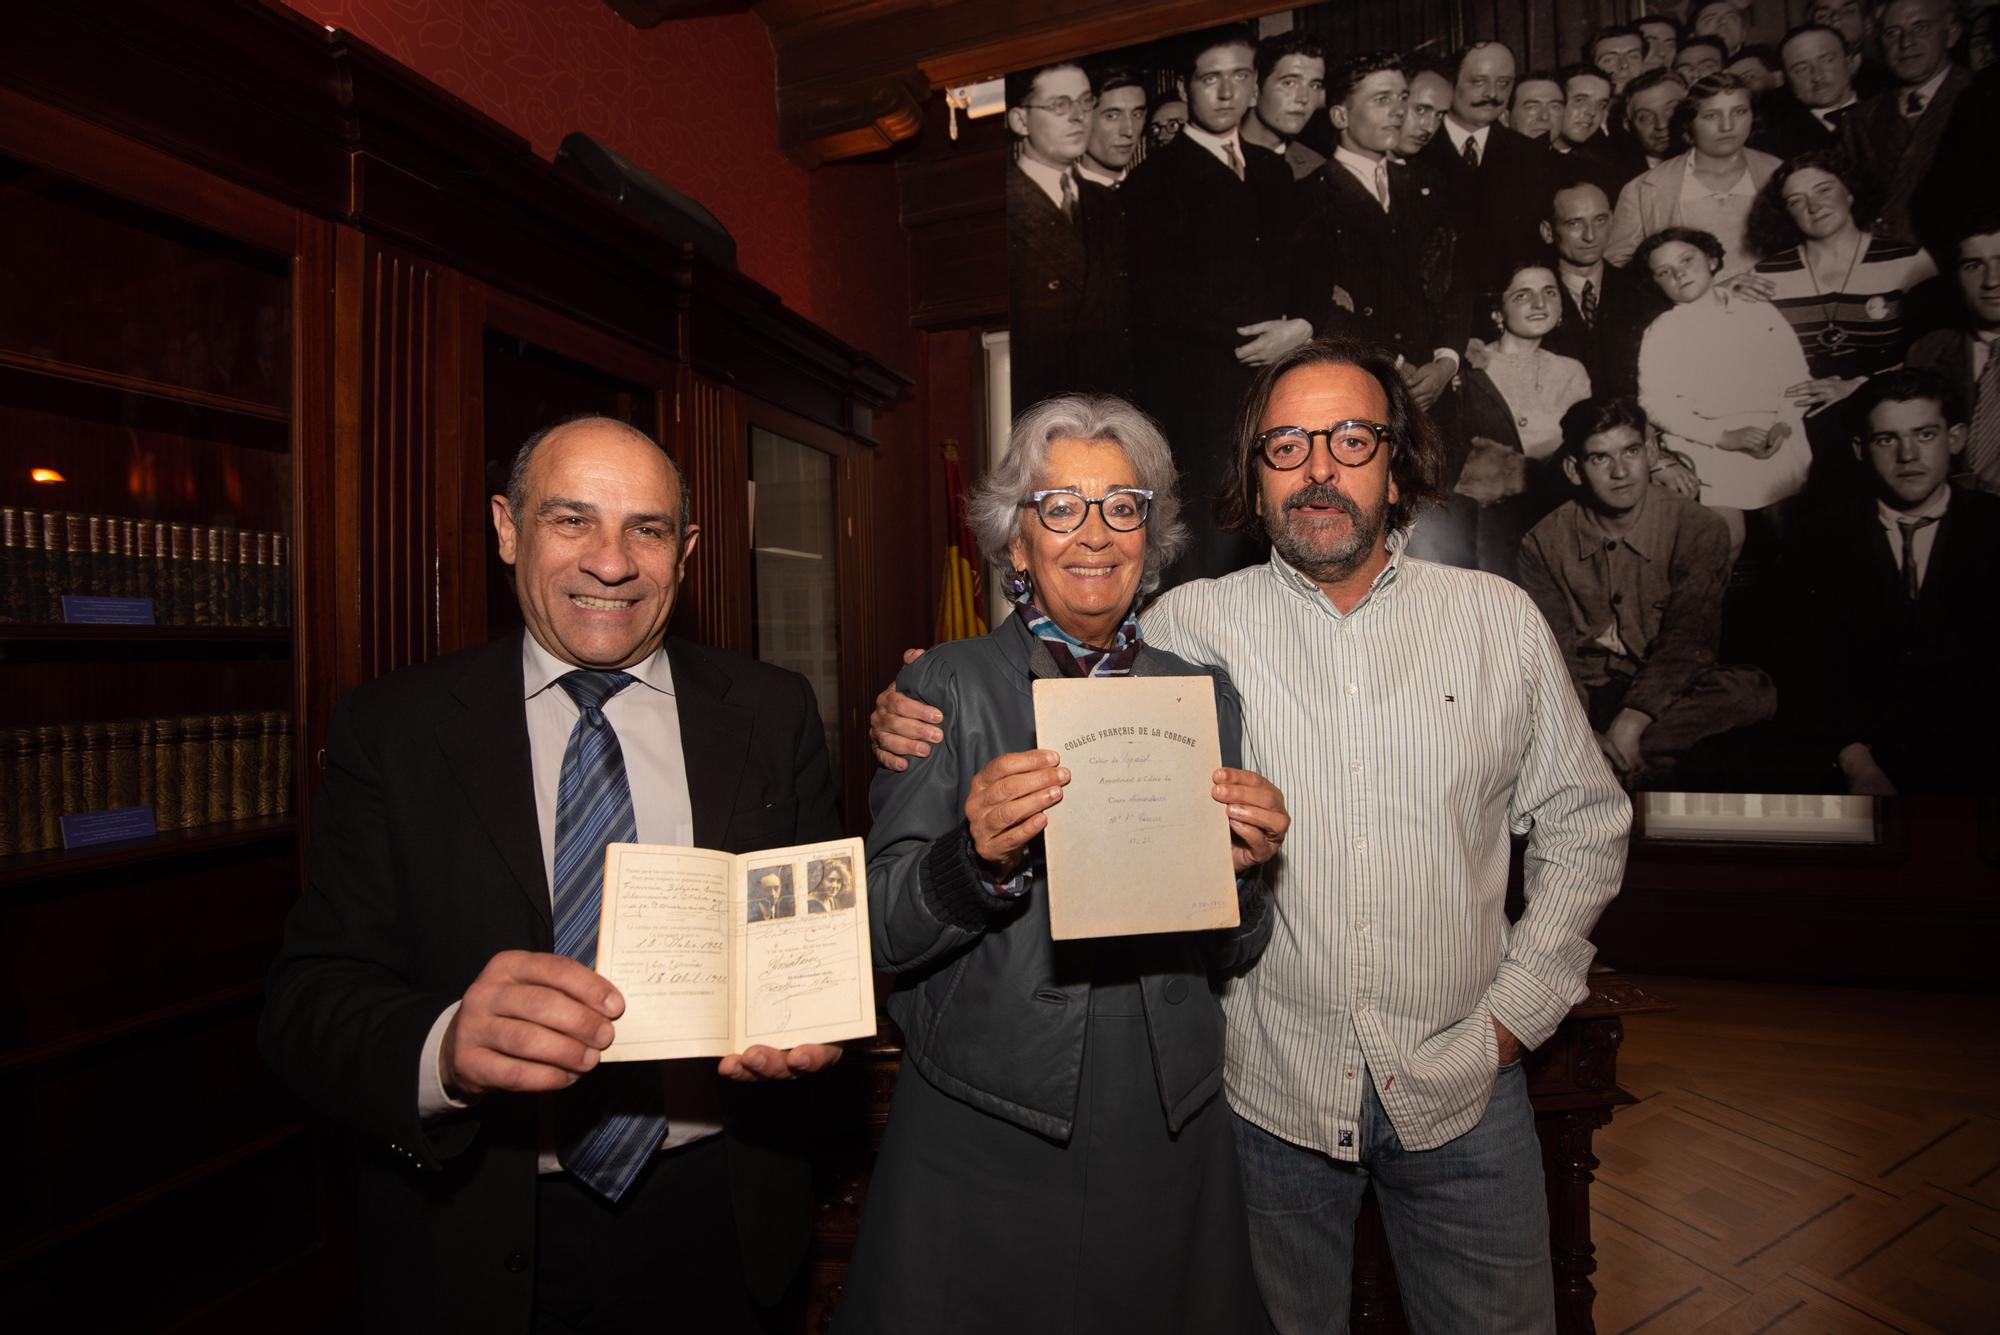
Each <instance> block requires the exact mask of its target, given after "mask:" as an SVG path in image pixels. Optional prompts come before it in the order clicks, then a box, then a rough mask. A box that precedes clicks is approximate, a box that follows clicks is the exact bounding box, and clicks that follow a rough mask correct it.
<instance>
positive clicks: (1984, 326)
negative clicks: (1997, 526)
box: [1909, 206, 2000, 493]
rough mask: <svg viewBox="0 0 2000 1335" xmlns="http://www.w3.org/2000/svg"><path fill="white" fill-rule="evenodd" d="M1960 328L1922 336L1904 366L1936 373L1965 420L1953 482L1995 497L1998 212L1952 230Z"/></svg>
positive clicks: (1985, 212)
mask: <svg viewBox="0 0 2000 1335" xmlns="http://www.w3.org/2000/svg"><path fill="white" fill-rule="evenodd" d="M1955 230H1957V231H1958V233H1959V236H1958V240H1957V248H1956V253H1955V254H1954V256H1953V258H1954V260H1955V261H1956V269H1957V272H1958V285H1959V291H1960V293H1961V294H1962V295H1963V297H1964V299H1965V304H1964V308H1963V314H1962V315H1961V317H1960V322H1959V323H1958V324H1957V325H1956V326H1955V327H1953V328H1949V329H1939V330H1936V331H1934V332H1932V333H1929V334H1925V335H1924V336H1923V337H1922V338H1920V339H1918V340H1917V341H1916V342H1915V343H1914V344H1913V345H1911V348H1910V356H1909V364H1910V365H1911V366H1916V367H1926V368H1928V369H1930V370H1933V371H1936V372H1937V373H1938V374H1939V375H1942V376H1943V377H1945V379H1947V380H1949V381H1950V382H1951V384H1952V387H1953V388H1954V389H1956V390H1957V391H1958V393H1959V396H1960V398H1961V400H1962V401H1963V402H1964V403H1965V404H1966V405H1967V411H1968V412H1969V413H1970V414H1971V429H1970V431H1969V433H1968V435H1967V438H1966V443H1965V450H1964V452H1963V453H1962V454H1961V455H1960V456H1959V475H1958V477H1957V478H1956V479H1954V480H1955V481H1958V482H1959V483H1961V484H1962V485H1964V486H1968V487H1975V488H1977V489H1979V490H1981V491H1988V492H1994V493H2000V357H1995V356H1994V355H1993V353H1994V348H1995V345H1996V344H2000V206H1988V207H1986V208H1983V209H1979V210H1977V211H1975V212H1973V213H1971V214H1968V215H1967V216H1966V217H1965V219H1964V220H1963V221H1962V222H1961V223H1960V224H1959V226H1958V227H1957V228H1956V229H1955Z"/></svg>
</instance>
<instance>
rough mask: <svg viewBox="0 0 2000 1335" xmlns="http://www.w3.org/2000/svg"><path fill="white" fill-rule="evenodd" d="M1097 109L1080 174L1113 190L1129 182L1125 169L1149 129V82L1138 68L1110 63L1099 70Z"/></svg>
mask: <svg viewBox="0 0 2000 1335" xmlns="http://www.w3.org/2000/svg"><path fill="white" fill-rule="evenodd" d="M1093 82H1094V83H1095V85H1096V88H1097V110H1096V111H1095V112H1094V113H1092V115H1091V120H1090V139H1089V141H1088V142H1087V143H1085V144H1084V146H1083V156H1082V157H1080V158H1078V159H1077V162H1076V174H1077V175H1078V176H1080V177H1082V178H1083V179H1084V180H1086V181H1089V182H1092V183H1093V184H1096V185H1101V186H1104V187H1105V188H1106V189H1109V190H1116V189H1117V188H1118V187H1119V186H1121V185H1123V184H1124V183H1125V173H1126V172H1128V171H1130V170H1131V168H1132V159H1133V157H1135V156H1136V155H1137V154H1138V151H1139V136H1140V135H1142V134H1143V133H1145V130H1146V83H1145V80H1144V79H1143V78H1142V77H1141V74H1140V72H1139V71H1138V70H1135V69H1132V68H1131V67H1129V66H1126V65H1107V66H1105V67H1104V68H1102V69H1099V70H1097V71H1096V74H1095V76H1094V80H1093Z"/></svg>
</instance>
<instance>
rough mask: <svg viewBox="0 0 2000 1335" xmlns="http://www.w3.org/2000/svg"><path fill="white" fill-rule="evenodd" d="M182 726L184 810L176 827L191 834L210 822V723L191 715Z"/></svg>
mask: <svg viewBox="0 0 2000 1335" xmlns="http://www.w3.org/2000/svg"><path fill="white" fill-rule="evenodd" d="M180 722H181V744H180V757H181V807H180V819H179V820H178V821H176V822H175V824H176V825H177V826H178V827H179V828H180V829H183V830H188V829H193V828H194V827H195V826H197V825H199V824H201V823H202V822H203V821H205V820H207V819H208V720H207V719H205V718H203V717H202V716H201V715H199V714H191V715H189V716H188V717H186V718H183V719H182V720H181V721H180Z"/></svg>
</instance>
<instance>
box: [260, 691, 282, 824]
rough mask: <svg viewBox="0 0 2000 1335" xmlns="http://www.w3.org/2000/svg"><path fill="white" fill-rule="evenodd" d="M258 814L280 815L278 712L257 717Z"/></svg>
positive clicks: (267, 711) (268, 711)
mask: <svg viewBox="0 0 2000 1335" xmlns="http://www.w3.org/2000/svg"><path fill="white" fill-rule="evenodd" d="M257 814H258V815H260V816H275V815H277V814H278V711H277V710H275V709H266V710H264V711H262V712H261V713H259V714H258V715H257Z"/></svg>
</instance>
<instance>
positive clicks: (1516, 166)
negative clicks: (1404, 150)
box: [1416, 124, 1558, 303]
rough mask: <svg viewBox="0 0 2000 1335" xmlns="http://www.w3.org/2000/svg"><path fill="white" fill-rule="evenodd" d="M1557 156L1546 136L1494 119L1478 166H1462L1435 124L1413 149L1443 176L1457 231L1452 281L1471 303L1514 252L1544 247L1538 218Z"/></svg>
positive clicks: (1492, 285) (1493, 283) (1543, 214)
mask: <svg viewBox="0 0 2000 1335" xmlns="http://www.w3.org/2000/svg"><path fill="white" fill-rule="evenodd" d="M1556 156H1557V155H1556V153H1555V152H1554V151H1553V150H1551V149H1550V148H1549V146H1548V145H1547V144H1546V143H1536V142H1535V141H1533V140H1531V139H1529V138H1528V137H1527V136H1526V135H1522V134H1517V133H1515V132H1514V131H1513V130H1510V129H1508V128H1507V127H1506V126H1504V125H1498V124H1496V125H1495V126H1494V127H1493V128H1492V130H1491V131H1490V132H1488V134H1487V136H1486V151H1485V154H1484V156H1482V157H1481V158H1480V159H1479V169H1478V170H1477V171H1474V170H1473V169H1472V168H1470V167H1468V166H1466V165H1465V159H1464V158H1462V157H1460V156H1459V154H1458V150H1457V149H1455V148H1453V147H1452V142H1451V134H1450V133H1449V131H1447V130H1446V129H1445V127H1443V126H1442V125H1440V126H1439V127H1438V132H1437V133H1436V134H1434V135H1432V136H1431V141H1430V142H1429V143H1428V144H1425V145H1424V150H1423V152H1421V153H1419V154H1417V156H1416V161H1417V162H1419V163H1422V164H1424V165H1426V166H1428V167H1430V168H1431V170H1432V171H1434V172H1436V173H1437V174H1438V176H1439V178H1440V179H1441V180H1442V181H1443V182H1444V188H1445V195H1446V198H1447V199H1448V200H1449V201H1450V203H1451V206H1452V217H1453V222H1454V223H1455V225H1456V226H1457V229H1458V235H1459V246H1458V251H1457V263H1456V265H1455V266H1454V268H1455V277H1456V281H1457V285H1458V286H1459V287H1460V288H1461V289H1463V290H1464V291H1466V292H1467V293H1468V294H1470V295H1471V297H1472V300H1473V301H1474V302H1475V303H1477V302H1478V301H1479V300H1480V296H1479V294H1480V293H1486V292H1493V291H1496V290H1497V289H1498V288H1499V287H1500V286H1501V285H1502V284H1504V283H1505V282H1506V281H1507V275H1506V273H1505V272H1504V270H1505V269H1506V268H1507V267H1508V265H1509V264H1511V263H1512V262H1513V261H1514V260H1515V259H1517V258H1519V257H1522V256H1527V255H1539V254H1541V253H1542V251H1543V250H1545V249H1546V248H1547V247H1546V245H1545V244H1544V242H1543V241H1542V234H1541V225H1542V220H1543V219H1545V218H1547V217H1548V216H1549V199H1550V196H1551V195H1553V194H1554V192H1555V185H1554V179H1555V172H1556V168H1557V165H1558V164H1557V162H1556V161H1554V159H1555V158H1556Z"/></svg>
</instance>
